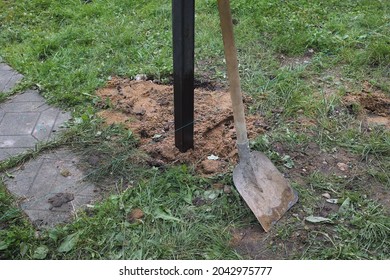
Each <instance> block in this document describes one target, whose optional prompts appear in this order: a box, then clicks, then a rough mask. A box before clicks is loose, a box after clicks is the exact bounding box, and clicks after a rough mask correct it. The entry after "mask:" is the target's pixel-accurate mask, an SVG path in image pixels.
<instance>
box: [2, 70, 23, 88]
mask: <svg viewBox="0 0 390 280" xmlns="http://www.w3.org/2000/svg"><path fill="white" fill-rule="evenodd" d="M22 78H23V75H22V74H19V73H18V72H16V71H14V70H13V69H12V68H11V67H9V66H8V65H7V64H5V63H0V92H8V91H10V90H11V89H12V88H13V87H14V86H15V85H16V83H18V82H19V81H20V80H21V79H22Z"/></svg>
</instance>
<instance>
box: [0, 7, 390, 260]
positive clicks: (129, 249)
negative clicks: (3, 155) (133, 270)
mask: <svg viewBox="0 0 390 280" xmlns="http://www.w3.org/2000/svg"><path fill="white" fill-rule="evenodd" d="M231 5H232V10H233V17H234V26H235V34H236V41H237V48H238V52H239V62H240V66H239V67H240V74H241V78H242V89H243V92H244V93H245V95H246V96H247V97H248V98H250V99H251V102H250V106H249V108H248V111H249V114H251V115H253V116H258V117H261V119H262V121H263V125H264V128H265V130H264V132H263V133H260V134H258V135H256V136H255V137H253V138H252V139H251V148H252V149H254V150H259V151H262V152H264V153H265V154H266V155H267V156H268V157H269V158H270V159H271V160H272V161H273V162H274V163H275V165H277V167H278V168H279V170H280V171H281V172H282V173H283V174H285V176H286V177H287V179H288V180H289V181H290V183H291V184H292V186H293V187H294V188H295V189H296V190H297V191H298V193H299V197H300V200H299V202H298V204H296V205H295V206H294V207H293V208H292V209H291V210H290V211H289V212H288V213H287V214H286V215H285V217H283V219H282V220H281V221H280V222H279V223H278V224H277V225H276V226H275V227H274V228H273V230H272V231H271V232H270V233H264V232H262V230H261V228H260V227H259V225H258V222H257V220H256V218H255V217H254V216H253V214H252V213H251V211H250V210H249V209H248V207H247V206H246V204H245V202H244V201H243V200H242V199H241V198H240V196H239V195H238V193H237V192H236V191H235V189H234V188H232V191H231V192H230V191H229V192H224V191H221V190H220V189H218V187H216V186H221V185H222V186H228V187H232V186H233V183H232V175H231V172H223V173H220V174H216V175H214V176H212V177H205V176H202V175H201V174H199V173H198V172H197V171H196V169H194V168H192V166H191V165H174V164H167V165H164V166H158V167H157V166H151V165H150V164H148V162H147V160H145V155H144V154H143V153H142V152H140V150H139V139H138V138H137V137H136V136H135V135H134V133H132V131H131V130H129V129H127V128H126V127H124V126H123V125H120V124H118V125H111V126H107V125H105V124H104V121H103V120H102V119H101V118H100V117H99V114H98V112H99V111H100V110H101V107H102V106H101V103H102V100H100V99H99V97H98V96H97V94H96V90H97V89H101V88H103V87H105V86H106V84H107V83H108V81H109V80H111V79H112V78H113V77H116V78H118V79H119V78H130V79H133V78H134V77H135V76H136V75H137V74H145V75H146V76H147V77H148V79H150V80H156V81H158V82H159V83H162V84H170V83H172V39H171V37H172V34H171V1H168V0H161V1H157V0H150V1H139V0H117V1H107V0H93V1H82V0H70V1H64V0H61V1H50V0H29V1H26V0H20V1H6V0H0V61H2V62H6V63H8V64H9V65H10V66H12V67H13V68H14V69H15V70H17V71H19V72H20V73H22V74H23V75H24V79H23V81H22V83H21V84H20V85H19V86H18V87H17V89H16V90H15V91H14V92H13V93H17V92H20V91H22V90H24V89H28V88H37V89H39V90H40V92H41V94H42V95H43V96H44V97H45V99H46V100H47V101H48V102H49V103H50V104H54V105H56V106H60V107H62V108H65V109H67V110H70V111H71V112H72V114H73V119H72V121H71V122H70V123H69V128H68V129H67V131H66V132H65V133H64V134H63V135H62V137H61V139H60V140H57V141H56V142H53V143H47V144H45V145H42V146H40V147H37V149H36V150H35V151H33V152H31V153H30V154H27V155H24V156H21V157H20V156H19V157H15V158H13V159H11V160H9V161H5V162H0V171H2V172H3V173H4V176H7V172H6V171H7V170H10V169H11V168H12V167H15V166H18V165H20V164H21V163H22V162H23V161H26V160H28V159H30V158H32V157H35V156H36V155H39V154H40V153H42V152H44V151H45V150H50V149H55V148H57V147H59V146H66V147H70V148H72V149H74V150H75V151H82V152H83V154H84V155H85V156H86V157H88V156H91V155H96V154H98V155H102V158H104V161H103V162H102V163H101V164H100V165H99V166H98V167H96V168H95V169H94V170H92V171H91V172H90V175H89V178H88V180H92V181H94V182H105V184H107V186H110V187H107V188H106V189H105V193H106V195H105V198H104V199H103V200H102V201H100V202H99V203H97V204H96V205H95V206H94V207H93V208H91V209H88V211H83V212H80V213H78V215H77V218H75V220H74V221H73V222H72V223H69V224H66V225H61V226H58V227H56V228H53V229H48V230H37V229H35V228H34V227H33V226H32V225H31V224H30V223H29V222H28V220H26V218H25V217H24V216H23V214H22V212H21V210H20V209H19V208H18V206H17V203H18V201H17V200H16V198H14V197H11V196H10V195H9V194H8V192H7V191H6V188H5V186H4V184H3V183H0V259H258V258H270V259H389V258H390V218H389V217H390V216H389V214H390V202H389V198H388V197H389V192H390V175H389V174H390V172H389V170H390V130H389V129H390V23H389V22H390V2H389V1H382V0H370V1H368V0H359V1H355V0H345V1H336V0H332V1H319V0H316V1H307V0H292V1H278V0H240V1H238V0H232V1H231ZM223 58H224V54H223V46H222V38H221V35H220V27H219V18H218V11H217V5H216V1H215V0H198V1H196V48H195V60H196V69H195V70H196V74H195V75H196V80H197V82H198V83H199V84H207V85H209V84H212V85H214V86H216V87H218V88H222V89H226V88H227V82H226V70H225V64H224V59H223ZM0 95H1V100H4V99H6V98H7V96H8V93H7V94H5V93H0ZM106 106H111V105H110V104H106ZM97 134H99V135H100V137H96V135H97ZM199 201H202V203H198V202H199ZM134 209H142V212H143V215H144V218H143V219H142V221H141V222H136V223H134V222H132V218H131V217H130V218H129V215H130V216H131V213H133V212H132V211H133V210H134ZM312 217H321V218H323V219H322V222H321V223H319V222H318V219H317V220H315V219H314V220H313V219H312Z"/></svg>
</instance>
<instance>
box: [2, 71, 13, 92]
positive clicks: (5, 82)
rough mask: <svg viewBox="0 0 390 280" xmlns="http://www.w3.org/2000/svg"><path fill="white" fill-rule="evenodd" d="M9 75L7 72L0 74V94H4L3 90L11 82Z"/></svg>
mask: <svg viewBox="0 0 390 280" xmlns="http://www.w3.org/2000/svg"><path fill="white" fill-rule="evenodd" d="M11 77H12V76H11V75H9V73H8V72H0V92H5V88H6V86H7V85H8V82H9V80H11Z"/></svg>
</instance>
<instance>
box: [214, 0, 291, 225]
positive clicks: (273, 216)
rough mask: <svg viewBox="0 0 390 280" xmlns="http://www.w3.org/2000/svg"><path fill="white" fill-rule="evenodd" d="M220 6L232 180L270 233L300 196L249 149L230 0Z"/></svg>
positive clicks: (221, 0)
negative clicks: (233, 140) (233, 138)
mask: <svg viewBox="0 0 390 280" xmlns="http://www.w3.org/2000/svg"><path fill="white" fill-rule="evenodd" d="M218 9H219V16H220V20H221V29H222V37H223V43H224V48H225V58H226V64H227V73H228V79H229V86H230V97H231V100H232V105H233V117H234V125H235V129H236V133H237V148H238V156H239V164H238V165H237V166H236V167H235V168H234V171H233V182H234V185H235V186H236V188H237V190H238V192H239V193H240V195H241V197H242V198H243V199H244V200H245V202H246V203H247V204H248V206H249V208H250V209H251V210H252V212H253V214H255V216H256V218H257V220H258V221H259V222H260V224H261V226H262V227H263V229H264V230H265V231H266V232H268V231H269V230H270V229H271V227H272V225H273V224H275V223H276V222H277V221H278V220H279V219H280V218H281V217H282V216H283V215H284V213H285V212H286V211H288V209H290V208H291V207H292V206H293V205H294V204H295V203H296V202H297V201H298V195H297V193H296V192H295V191H294V190H293V189H292V188H291V187H290V185H289V183H288V182H287V180H286V179H285V178H284V177H283V175H282V174H281V173H280V172H279V171H278V169H277V168H276V167H275V166H274V165H273V164H272V162H271V161H270V160H269V159H268V158H267V157H266V156H265V155H264V154H263V153H260V152H257V151H253V152H251V151H250V149H249V141H248V137H247V129H246V124H245V113H244V104H243V101H242V95H241V86H240V78H239V73H238V60H237V50H236V47H235V44H234V36H233V22H232V15H231V11H230V3H229V0H218Z"/></svg>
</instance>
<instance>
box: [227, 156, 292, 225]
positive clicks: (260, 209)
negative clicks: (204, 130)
mask: <svg viewBox="0 0 390 280" xmlns="http://www.w3.org/2000/svg"><path fill="white" fill-rule="evenodd" d="M233 181H234V185H235V187H236V188H237V190H238V192H239V193H240V195H241V197H242V198H243V199H244V201H245V202H246V203H247V205H248V206H249V208H250V209H251V210H252V212H253V214H254V215H255V216H256V218H257V220H258V221H259V222H260V224H261V226H262V227H263V229H264V230H265V231H266V232H268V231H269V230H270V229H271V227H272V226H273V225H274V224H275V223H276V222H277V221H278V220H279V219H280V218H281V217H282V216H283V215H284V214H285V213H286V212H287V211H288V210H289V209H290V208H291V207H292V206H293V205H294V204H295V203H296V202H297V201H298V194H297V192H296V191H294V190H293V189H292V188H291V186H290V184H289V182H288V181H287V180H286V179H285V178H284V176H283V175H282V173H280V172H279V170H278V169H277V168H276V167H275V166H274V165H273V164H272V162H271V161H270V160H269V159H268V158H267V157H266V156H265V155H264V154H263V153H260V152H257V151H254V152H251V153H250V157H249V159H247V160H244V161H240V163H239V164H238V165H237V166H236V167H235V168H234V171H233Z"/></svg>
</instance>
